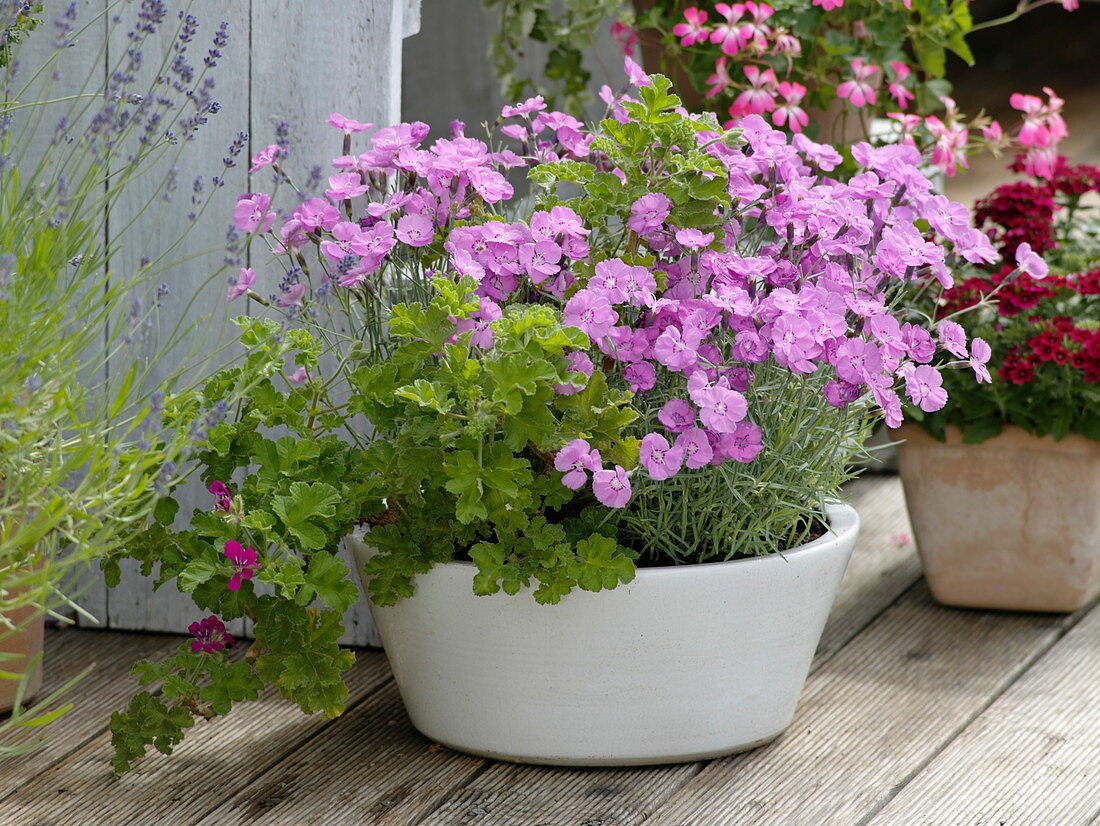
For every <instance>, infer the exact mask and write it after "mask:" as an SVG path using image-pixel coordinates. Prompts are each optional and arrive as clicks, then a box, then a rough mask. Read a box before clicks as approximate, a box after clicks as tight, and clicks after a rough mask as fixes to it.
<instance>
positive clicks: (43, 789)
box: [0, 477, 1100, 826]
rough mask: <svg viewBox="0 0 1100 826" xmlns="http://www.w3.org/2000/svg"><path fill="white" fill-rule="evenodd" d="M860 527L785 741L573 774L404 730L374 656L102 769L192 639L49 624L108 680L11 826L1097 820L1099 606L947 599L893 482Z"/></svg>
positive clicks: (54, 744) (886, 824)
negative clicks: (729, 753)
mask: <svg viewBox="0 0 1100 826" xmlns="http://www.w3.org/2000/svg"><path fill="white" fill-rule="evenodd" d="M850 496H851V498H852V499H853V501H854V502H855V504H856V506H857V508H858V510H859V512H860V514H861V518H862V520H863V534H862V537H861V540H860V543H859V546H858V547H857V550H856V552H855V554H854V556H853V560H852V563H851V565H850V566H849V570H848V573H847V575H846V577H845V581H844V584H843V586H842V589H841V594H840V596H839V597H838V599H837V603H836V606H835V608H834V611H833V614H832V616H831V618H830V621H829V624H828V625H827V627H826V632H825V634H824V636H823V638H822V643H821V646H820V647H819V650H818V654H817V657H816V658H815V661H814V666H813V670H812V673H811V676H810V679H809V680H808V682H807V686H806V689H805V690H804V692H803V696H802V701H801V703H800V705H799V710H798V712H797V714H796V717H795V721H794V723H793V724H792V726H791V728H790V729H789V730H788V731H787V733H786V734H784V735H783V736H782V737H781V738H780V739H778V740H777V741H775V742H774V743H772V744H771V745H769V746H765V747H763V748H760V749H757V750H754V751H752V752H748V753H746V754H743V755H737V756H734V757H730V758H726V759H724V760H718V761H712V762H710V763H691V764H683V765H677V766H664V767H655V768H637V769H634V768H631V769H565V768H545V767H532V766H518V765H514V764H508V763H498V762H494V761H491V760H483V759H481V758H476V757H469V756H466V755H462V754H458V753H456V752H452V751H449V750H447V749H444V748H440V747H437V746H435V744H432V743H431V742H429V741H428V740H427V739H425V738H424V737H422V736H421V735H420V734H418V733H417V732H416V731H415V730H414V729H413V728H412V726H411V724H410V723H409V720H408V718H407V716H406V714H405V712H404V710H403V708H402V706H401V703H400V699H399V697H398V696H397V692H396V688H395V686H394V684H393V682H392V680H390V678H389V669H388V666H387V664H386V662H385V658H384V655H383V654H381V653H380V652H372V651H366V652H361V654H360V657H359V662H358V663H357V665H356V666H355V669H354V670H353V672H352V674H351V683H352V702H351V703H350V704H349V708H348V711H347V712H346V713H345V714H344V716H342V717H341V718H339V719H337V720H334V721H325V720H321V719H317V718H306V717H303V716H301V715H300V713H299V712H298V711H297V710H296V709H295V708H294V707H292V706H290V705H289V704H287V703H285V702H283V701H282V700H280V699H278V698H277V697H275V695H274V693H273V692H269V693H268V694H267V695H265V698H264V699H263V700H262V701H261V702H258V703H253V704H242V705H241V706H240V707H239V708H238V709H237V710H235V711H234V712H233V713H232V714H231V715H229V716H228V717H225V718H222V719H219V720H217V721H215V722H213V723H207V724H199V725H198V726H197V727H196V728H195V729H193V730H192V731H190V732H189V733H188V737H187V739H186V740H185V742H184V744H183V745H182V746H180V747H179V749H177V752H176V754H174V755H172V756H171V757H164V756H161V755H153V756H151V757H149V758H146V759H145V760H144V761H142V762H140V763H138V764H137V766H136V768H135V770H134V771H133V772H132V773H131V774H129V775H127V776H126V777H124V778H123V779H121V780H115V779H112V777H111V775H110V767H109V762H108V761H109V758H110V738H109V734H108V733H107V732H106V724H107V721H108V719H109V714H110V712H111V711H113V710H114V709H115V708H120V707H122V705H123V704H124V703H125V701H126V698H127V697H128V695H129V694H130V692H132V691H133V690H134V687H135V686H134V681H133V679H132V678H129V677H127V676H126V674H127V672H128V670H129V666H130V664H131V663H132V662H133V661H134V660H136V659H138V658H139V657H142V656H160V655H162V654H164V653H166V652H168V651H170V650H171V649H172V648H174V647H175V646H177V645H178V644H179V642H180V638H178V637H164V636H157V635H142V634H119V633H114V632H110V633H105V632H94V631H72V630H65V631H58V632H51V634H50V635H49V643H48V650H47V672H46V681H47V684H50V683H51V682H52V683H53V684H57V683H58V681H60V680H61V679H62V678H63V677H64V676H66V675H67V674H70V673H75V672H76V671H78V670H79V669H80V667H82V666H83V665H84V664H86V663H87V662H89V661H91V660H96V661H97V662H98V664H99V665H98V668H97V670H96V672H95V673H93V675H91V676H90V677H89V678H88V680H86V681H85V684H84V685H83V686H82V687H81V693H80V694H79V695H78V696H77V697H74V698H73V699H77V700H78V701H79V702H78V704H77V707H76V709H75V710H74V712H73V713H72V714H70V715H69V716H68V717H66V718H63V719H62V720H61V721H59V723H58V725H57V726H55V727H54V728H53V729H52V730H51V732H50V734H51V742H50V745H49V746H48V748H47V750H45V751H43V752H40V753H39V754H37V755H35V756H33V757H31V758H25V759H23V760H21V761H8V762H6V763H5V762H0V826H115V825H116V824H117V826H152V824H157V826H162V824H163V825H164V826H177V825H178V826H184V824H187V826H230V825H231V824H265V826H266V824H272V825H273V826H283V824H285V825H286V826H302V825H303V824H311V825H312V826H326V825H327V826H344V824H360V823H362V824H378V825H379V826H634V824H641V823H643V822H644V823H645V824H647V826H650V825H652V826H732V824H736V826H742V824H768V826H804V825H805V826H818V824H828V826H833V825H834V824H835V825H836V826H848V825H849V824H852V825H853V826H855V824H859V825H860V826H862V825H863V824H867V826H894V825H895V824H909V823H913V824H921V826H924V824H935V826H941V824H959V826H963V825H964V824H965V826H994V824H998V826H999V824H1000V823H1001V822H1002V821H1004V822H1005V823H1007V824H1011V826H1063V824H1066V825H1067V826H1078V824H1080V826H1085V824H1088V825H1089V826H1100V773H1098V772H1100V769H1098V766H1100V679H1098V678H1100V608H1095V607H1094V608H1093V610H1092V611H1083V612H1081V613H1080V614H1079V615H1075V616H1070V617H1059V616H1054V615H1034V614H1032V615H1013V614H1006V613H994V612H979V611H962V610H957V609H949V608H943V607H941V606H938V605H936V604H935V603H934V602H933V601H932V600H931V598H930V596H929V595H928V593H927V589H926V588H925V586H924V585H923V583H919V584H915V583H916V581H917V580H918V579H919V572H918V569H917V562H916V556H915V553H914V551H913V548H912V545H911V543H905V542H902V541H899V535H900V534H904V533H907V532H908V525H907V522H906V519H905V514H904V511H903V507H902V500H901V492H900V487H899V485H898V483H897V480H896V479H893V478H889V477H868V478H865V479H862V480H860V481H858V482H857V483H856V484H855V485H854V486H852V489H851V491H850Z"/></svg>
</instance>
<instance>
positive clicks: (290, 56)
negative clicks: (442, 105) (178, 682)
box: [23, 0, 482, 644]
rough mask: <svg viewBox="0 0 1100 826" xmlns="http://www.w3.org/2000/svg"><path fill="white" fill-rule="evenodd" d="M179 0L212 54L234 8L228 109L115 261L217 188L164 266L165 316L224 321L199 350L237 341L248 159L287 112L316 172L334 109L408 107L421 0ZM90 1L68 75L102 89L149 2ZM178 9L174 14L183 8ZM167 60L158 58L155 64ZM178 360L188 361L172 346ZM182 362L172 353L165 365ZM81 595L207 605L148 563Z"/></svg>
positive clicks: (38, 41) (114, 622) (207, 327)
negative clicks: (218, 183)
mask: <svg viewBox="0 0 1100 826" xmlns="http://www.w3.org/2000/svg"><path fill="white" fill-rule="evenodd" d="M168 5H169V6H173V4H171V3H170V4H168ZM179 5H181V6H184V5H186V6H187V8H188V11H189V12H190V13H192V14H194V15H195V16H196V17H197V18H199V20H200V29H199V32H198V34H197V36H196V38H195V40H194V43H193V45H192V46H191V47H190V49H191V51H192V52H197V54H195V55H189V56H190V57H192V62H193V63H195V64H196V65H198V66H200V67H201V64H202V57H203V55H204V54H205V52H206V49H207V48H208V47H209V41H210V38H211V37H212V36H213V34H214V32H215V31H216V29H217V27H218V26H219V24H220V23H221V22H222V21H225V22H226V23H227V24H228V32H229V44H228V46H226V47H225V48H223V49H222V50H221V51H222V58H221V60H220V65H219V66H218V68H217V70H216V77H217V86H216V88H215V98H216V99H217V100H218V101H219V103H220V104H221V110H220V112H219V113H218V114H217V115H216V116H214V117H212V118H210V121H209V123H208V124H207V125H206V127H205V128H203V129H202V130H200V132H199V134H198V137H197V139H196V142H195V145H193V146H191V147H189V149H191V150H193V151H191V152H189V153H188V154H189V157H191V158H197V159H198V162H197V163H196V164H195V165H193V166H192V167H189V168H187V169H183V168H182V167H181V170H180V171H181V177H180V181H179V188H178V190H177V191H176V193H175V198H174V203H173V204H172V205H167V204H165V203H164V200H163V198H162V197H161V196H162V194H163V193H161V192H157V191H155V190H154V188H153V187H154V186H155V184H154V183H152V182H151V179H152V177H153V176H150V182H148V183H144V184H143V183H142V181H138V182H136V183H137V185H136V186H134V187H133V188H132V189H131V190H129V191H128V192H127V193H126V197H125V199H124V201H123V202H122V203H121V204H120V205H118V207H117V209H116V210H115V211H114V212H112V215H111V223H112V225H113V226H122V225H124V224H125V223H126V222H128V221H129V220H130V219H131V218H136V219H137V220H138V221H139V224H138V226H139V228H140V230H139V231H138V232H133V233H131V234H130V236H129V240H128V241H127V243H126V245H125V246H124V247H123V248H122V250H121V251H120V253H119V255H118V256H117V257H116V258H115V260H114V262H113V266H114V267H115V268H116V269H117V270H118V271H119V272H124V271H128V270H130V271H132V269H133V268H134V267H136V266H137V264H138V262H139V261H140V259H141V258H142V257H143V256H144V255H146V254H147V252H148V250H149V249H163V247H164V246H165V244H166V243H168V242H170V241H171V239H173V238H175V237H176V236H177V235H178V232H179V228H180V227H179V222H180V221H187V220H188V219H187V217H186V216H187V214H188V213H189V212H191V211H193V209H194V207H193V205H192V203H191V199H192V196H193V195H194V196H195V198H196V200H199V201H201V202H206V201H207V200H209V203H208V204H207V205H206V209H205V211H204V212H202V213H201V214H200V215H199V217H198V218H197V220H196V221H195V226H194V228H193V229H192V231H191V232H190V234H189V236H188V240H187V243H186V247H185V248H184V249H183V250H181V251H179V253H178V254H177V255H175V256H173V258H174V259H177V260H178V259H186V263H184V264H182V265H180V266H178V267H175V268H173V269H171V270H167V271H165V272H163V273H158V275H157V278H158V279H159V280H161V281H163V282H164V283H165V284H167V285H168V286H169V287H170V290H171V296H170V297H169V299H168V300H166V301H165V302H164V304H163V307H162V310H161V322H162V328H168V329H170V328H171V326H172V325H174V324H175V323H176V322H178V321H184V322H186V321H187V319H186V318H185V317H184V314H189V315H190V316H191V317H195V315H196V314H198V313H203V312H210V311H213V312H214V313H215V316H214V321H213V322H212V323H204V325H203V327H202V328H201V330H197V331H196V332H195V333H194V334H193V335H192V336H191V338H190V340H189V342H188V344H187V348H188V349H190V348H193V347H194V346H195V345H198V347H199V349H206V350H208V351H212V350H216V349H217V348H218V347H219V346H221V345H222V344H223V343H225V342H227V341H231V340H232V328H231V326H230V325H229V324H228V323H227V319H228V316H229V314H230V313H229V311H228V310H227V308H226V307H225V306H224V295H225V285H224V284H223V283H221V282H220V279H218V283H209V282H210V278H211V276H210V274H211V273H213V272H215V271H217V270H218V268H219V266H220V265H221V263H222V258H223V256H224V243H225V236H226V230H227V228H228V226H229V224H230V216H231V215H232V205H233V203H234V201H235V199H236V196H237V195H238V194H239V193H242V192H248V191H251V190H253V189H254V188H255V189H263V188H264V187H265V186H266V185H267V184H268V178H269V176H270V174H271V173H270V171H267V170H264V171H261V172H259V173H256V174H255V175H250V174H249V173H248V166H249V165H248V163H247V158H248V157H250V156H251V155H252V154H253V153H254V152H255V151H257V150H259V149H260V148H262V147H263V146H265V145H267V144H269V143H274V142H275V128H276V124H277V123H278V122H280V121H286V122H287V123H289V124H290V130H291V134H292V138H293V141H294V146H293V147H292V155H291V157H290V158H289V159H288V161H287V166H288V167H289V169H290V171H291V173H292V174H294V175H296V176H300V177H302V178H304V177H306V176H307V175H308V173H309V169H310V167H311V166H312V165H314V164H318V163H320V164H324V162H325V159H326V158H331V157H333V156H334V155H335V154H338V152H339V149H340V147H339V143H338V142H334V139H333V130H332V129H331V127H328V126H325V125H324V119H325V118H326V117H327V116H328V114H329V113H331V112H343V113H345V114H347V115H349V116H351V117H355V118H357V119H359V120H365V121H370V122H373V123H376V124H380V125H385V124H389V123H395V122H397V121H398V120H400V117H401V108H400V98H401V63H402V43H403V40H404V38H406V37H408V36H410V35H412V34H414V33H415V32H416V31H417V29H418V27H419V23H420V0H326V2H325V3H323V4H312V3H299V2H294V1H293V0H280V2H263V3H261V2H259V0H191V2H190V3H181V4H179ZM77 6H78V13H79V17H80V19H81V20H82V21H84V22H87V21H89V20H93V19H95V18H96V17H97V16H101V17H102V19H101V20H100V21H99V22H98V23H96V24H95V25H93V26H92V27H90V28H89V29H88V30H86V31H85V32H84V33H83V34H82V36H81V38H80V42H79V43H78V44H77V45H76V46H74V47H73V48H71V49H70V50H69V51H70V53H69V54H67V55H66V67H67V68H66V72H67V73H68V74H67V76H66V77H63V78H62V81H61V83H62V86H64V84H65V83H71V84H72V83H75V84H79V83H80V82H83V80H85V79H88V78H90V80H91V82H90V88H91V89H96V88H100V86H101V84H102V82H103V80H104V78H105V77H106V76H107V72H108V71H109V69H108V67H110V66H111V65H112V64H113V63H114V62H115V61H116V60H117V58H118V57H119V55H120V54H123V50H124V49H125V36H126V32H127V31H128V28H127V27H125V26H124V27H123V28H121V29H120V30H119V31H116V33H115V35H114V36H112V37H111V39H110V41H109V42H108V43H107V54H106V56H105V57H104V56H103V55H102V53H101V47H102V45H103V42H104V37H105V36H106V32H107V18H106V16H104V12H106V11H107V10H109V13H110V14H111V15H115V14H119V15H121V16H122V19H123V23H124V24H125V23H126V22H128V21H129V19H130V18H132V17H133V16H134V15H135V14H136V11H137V7H138V4H137V3H136V2H135V3H130V4H128V3H121V4H120V3H117V2H114V0H79V1H78V3H77ZM63 10H64V6H63V4H61V3H47V9H46V18H47V19H46V23H45V27H46V28H47V29H48V28H49V24H50V20H51V19H52V17H53V16H54V15H56V14H59V13H60V12H62V11H63ZM174 13H175V10H174V9H173V10H172V14H173V15H174ZM170 22H171V23H172V24H174V23H175V20H174V19H172V20H171V21H170ZM173 36H174V25H167V24H166V26H165V31H163V32H161V33H159V34H158V35H157V36H156V39H155V41H154V42H153V43H151V44H150V46H149V49H148V51H149V54H150V55H152V54H153V53H154V52H156V53H158V54H159V55H163V54H166V53H167V49H168V48H169V47H170V46H171V41H172V37H173ZM478 48H482V46H481V45H479V46H478ZM52 49H53V45H52V37H51V36H50V34H49V33H48V32H46V31H43V32H40V33H38V35H36V36H35V37H33V38H32V39H31V42H30V43H29V44H28V47H27V50H26V51H25V52H24V54H23V60H24V62H25V63H26V65H28V66H31V65H37V64H38V63H40V61H41V59H42V58H44V57H48V55H49V54H50V52H51V50H52ZM157 63H159V60H158V61H157ZM159 68H160V67H159V66H152V65H150V66H149V67H148V69H149V71H150V72H155V71H157V69H159ZM52 129H53V124H52V122H51V123H45V122H44V123H43V124H42V125H41V127H40V128H39V129H38V130H37V133H36V135H35V137H34V138H33V140H31V141H28V144H33V147H32V149H31V150H30V154H32V155H33V154H34V152H36V151H39V149H40V146H41V145H42V144H43V143H44V142H47V141H48V140H49V139H50V136H51V135H52ZM238 132H247V133H249V134H250V135H251V138H250V141H249V143H248V145H247V146H246V147H245V148H244V151H243V152H242V153H241V156H240V157H239V158H238V163H237V165H236V166H235V167H234V168H231V169H228V170H226V169H223V166H222V163H221V158H222V157H224V156H225V155H226V154H227V148H228V147H229V145H230V143H231V142H232V140H233V138H234V137H235V136H236V135H237V133H238ZM294 149H296V150H298V151H293V150H294ZM326 152H331V154H327V155H326V154H325V153H326ZM197 175H201V176H202V181H201V185H196V180H197V178H196V176H197ZM216 175H217V176H222V177H223V178H224V179H225V185H224V186H223V187H221V188H217V189H216V188H214V187H213V185H212V178H213V177H214V176H216ZM199 190H201V192H200V191H199ZM196 293H197V294H198V295H199V296H200V298H199V300H198V301H197V302H196V304H195V306H194V307H192V308H191V309H187V303H188V299H189V298H190V297H191V296H192V295H195V294H196ZM232 310H233V313H234V314H236V313H240V312H242V311H244V310H245V307H244V306H243V305H241V306H235V307H233V308H232ZM181 352H182V351H181ZM167 361H168V362H171V363H172V364H174V363H176V362H175V361H174V360H173V359H168V360H167ZM169 366H170V365H169V364H165V365H164V368H163V369H162V370H160V373H161V374H164V373H165V372H166V371H167V370H168V368H169ZM109 371H110V367H109V366H108V373H109ZM156 377H157V376H154V378H156ZM209 498H210V497H209V494H207V493H206V492H205V491H204V490H202V488H201V487H200V486H198V485H191V486H190V488H189V489H188V490H186V491H184V493H183V495H182V497H181V500H182V501H181V508H180V513H181V521H182V520H183V519H184V517H183V516H182V515H183V514H190V513H191V511H192V509H194V508H195V507H201V508H207V507H209V506H210V502H209ZM82 605H84V606H85V607H86V608H87V609H88V610H89V611H90V612H91V613H92V614H93V615H94V616H95V617H97V618H98V619H99V620H100V623H101V624H102V625H106V626H108V627H112V628H120V629H145V630H154V631H177V632H178V631H186V628H187V625H188V624H189V623H191V622H193V621H194V620H195V619H196V618H197V617H196V615H195V609H194V606H193V605H192V604H191V603H190V600H189V599H187V598H185V597H183V596H181V595H179V594H177V593H176V591H175V589H174V588H172V587H171V586H168V587H166V588H165V589H164V590H163V591H161V592H153V590H152V588H151V584H150V582H149V581H148V580H146V579H145V578H144V577H142V576H141V575H140V574H139V573H138V571H137V570H136V567H135V566H129V567H128V568H127V569H126V570H125V572H124V576H123V581H122V583H121V585H120V586H119V587H117V588H113V589H108V588H106V586H105V585H104V584H103V583H102V581H99V580H96V581H94V582H93V584H92V586H91V587H90V589H89V590H88V591H87V592H86V593H85V594H84V596H83V597H82ZM346 621H347V629H348V631H347V634H346V635H345V638H344V639H345V641H346V642H348V643H353V644H370V643H375V642H376V639H375V636H374V631H373V627H372V626H371V624H370V619H369V614H368V611H367V607H366V604H365V603H364V604H362V605H360V606H356V607H355V608H353V609H352V610H351V611H350V612H349V613H348V616H347V620H346ZM85 624H87V623H85ZM233 630H234V631H235V632H236V633H247V631H248V628H247V626H246V625H245V624H244V623H238V624H237V627H235V628H234V629H233Z"/></svg>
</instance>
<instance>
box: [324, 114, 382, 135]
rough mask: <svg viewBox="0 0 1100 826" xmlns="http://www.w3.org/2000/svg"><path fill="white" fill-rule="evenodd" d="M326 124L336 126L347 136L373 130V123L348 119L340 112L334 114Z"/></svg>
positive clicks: (326, 119)
mask: <svg viewBox="0 0 1100 826" xmlns="http://www.w3.org/2000/svg"><path fill="white" fill-rule="evenodd" d="M325 123H327V124H328V125H329V126H335V127H336V128H337V129H340V130H341V131H343V133H344V134H345V135H350V134H352V133H353V132H366V131H367V130H368V129H373V128H374V124H373V123H360V122H359V121H357V120H353V119H352V118H347V117H344V116H343V115H341V114H340V113H339V112H333V113H332V114H331V115H329V116H328V117H327V118H325Z"/></svg>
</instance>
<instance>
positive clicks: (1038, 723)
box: [870, 610, 1100, 826]
mask: <svg viewBox="0 0 1100 826" xmlns="http://www.w3.org/2000/svg"><path fill="white" fill-rule="evenodd" d="M1098 816H1100V610H1097V611H1093V612H1092V613H1091V614H1089V615H1088V616H1086V617H1085V618H1084V619H1083V620H1082V621H1081V623H1080V624H1079V625H1078V626H1077V627H1075V628H1073V630H1071V631H1070V632H1069V633H1068V634H1067V635H1066V636H1065V637H1064V638H1063V639H1061V640H1060V641H1059V642H1058V644H1057V645H1055V646H1054V647H1053V648H1052V649H1051V650H1050V651H1048V652H1047V653H1046V654H1045V655H1044V656H1043V658H1042V659H1041V660H1040V661H1038V662H1037V663H1036V664H1035V667H1033V668H1032V669H1030V670H1029V671H1028V672H1027V673H1026V674H1024V675H1023V676H1022V677H1021V678H1020V679H1019V680H1018V681H1017V682H1016V683H1015V684H1014V685H1013V686H1012V687H1011V688H1009V689H1008V690H1007V691H1006V692H1005V693H1004V694H1003V695H1002V696H1001V697H999V698H998V699H997V700H996V702H994V703H993V704H992V705H991V706H990V707H989V708H988V709H987V710H986V711H985V712H984V713H983V714H982V715H981V717H979V718H978V719H977V720H975V722H974V725H972V726H969V727H968V728H967V729H966V731H964V732H963V733H962V734H960V735H959V737H957V738H956V739H955V740H954V741H953V742H952V743H951V745H950V746H948V747H947V748H946V749H944V751H943V753H942V754H940V755H939V756H938V757H937V758H936V759H935V760H934V761H933V762H932V763H931V764H930V765H929V766H928V767H927V768H926V769H925V770H924V771H922V772H921V773H920V775H919V776H918V777H916V778H915V779H914V780H913V782H911V783H909V784H908V785H907V786H906V787H905V789H904V790H902V792H901V793H900V794H898V795H897V796H896V797H895V798H894V799H893V800H892V801H890V803H889V805H888V806H886V808H885V809H883V810H882V812H881V813H880V814H879V815H878V816H877V817H876V818H875V819H874V820H872V821H871V822H870V826H892V824H896V823H901V822H903V821H907V822H913V823H936V824H945V825H946V824H966V826H998V824H1057V826H1086V825H1087V824H1089V823H1091V822H1094V820H1095V818H1097V817H1098Z"/></svg>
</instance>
